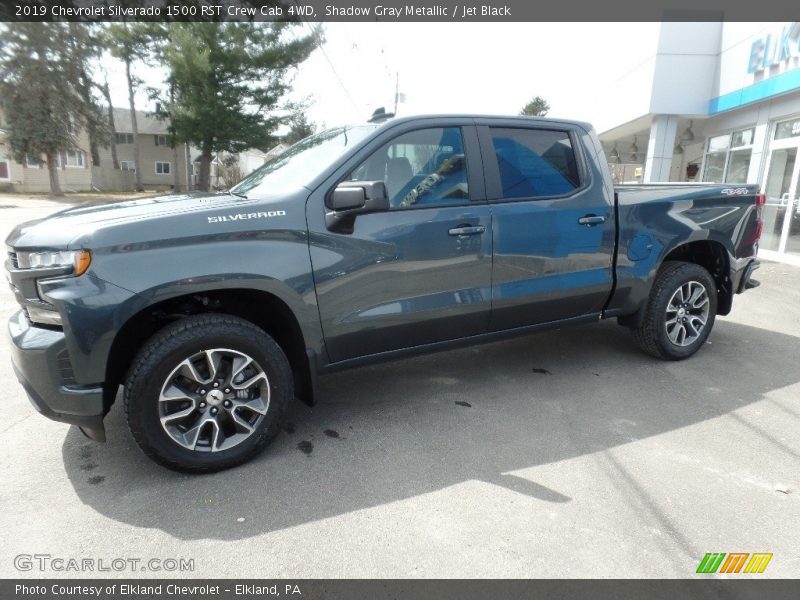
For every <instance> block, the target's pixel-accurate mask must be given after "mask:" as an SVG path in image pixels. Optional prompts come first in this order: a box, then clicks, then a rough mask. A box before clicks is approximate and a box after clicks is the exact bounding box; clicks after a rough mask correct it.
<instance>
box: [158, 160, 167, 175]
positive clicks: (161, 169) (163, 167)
mask: <svg viewBox="0 0 800 600" xmlns="http://www.w3.org/2000/svg"><path fill="white" fill-rule="evenodd" d="M169 173H170V164H169V163H168V162H160V161H156V175H169Z"/></svg>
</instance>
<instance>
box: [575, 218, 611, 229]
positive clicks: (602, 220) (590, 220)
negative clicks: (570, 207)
mask: <svg viewBox="0 0 800 600" xmlns="http://www.w3.org/2000/svg"><path fill="white" fill-rule="evenodd" d="M605 222H606V218H605V217H602V216H600V215H585V216H583V217H581V218H580V219H578V223H580V224H581V225H587V226H589V227H591V226H592V225H600V224H601V223H605Z"/></svg>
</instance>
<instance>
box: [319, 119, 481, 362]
mask: <svg viewBox="0 0 800 600" xmlns="http://www.w3.org/2000/svg"><path fill="white" fill-rule="evenodd" d="M479 154H480V152H479V147H478V141H477V134H476V132H475V128H474V126H473V125H472V123H471V122H465V121H463V120H455V119H428V120H425V121H422V122H414V123H402V124H398V125H397V126H395V127H393V128H390V129H388V130H386V131H384V134H383V135H382V136H380V137H378V138H377V139H376V140H374V141H373V142H372V143H371V144H369V145H368V146H367V148H365V149H364V151H362V152H361V153H359V154H358V155H357V156H356V157H354V158H353V159H352V160H350V161H349V162H348V164H346V165H344V166H343V167H342V168H341V169H340V170H339V171H338V172H337V174H335V175H334V176H333V177H332V178H331V179H330V180H329V182H328V183H327V184H323V186H322V187H321V188H320V189H318V190H317V191H316V192H315V193H314V194H312V196H311V197H310V198H309V202H308V209H307V210H308V213H307V215H308V224H309V233H310V251H311V262H312V266H313V270H314V281H315V286H316V292H317V303H318V307H319V312H320V317H321V321H322V329H323V332H324V335H325V345H326V348H327V350H328V355H329V358H330V360H331V361H332V362H340V361H343V360H347V359H352V358H357V357H359V356H364V355H369V354H376V353H380V352H386V351H391V350H398V349H402V348H408V347H412V346H418V345H421V344H429V343H432V342H439V341H445V340H451V339H455V338H459V337H464V336H470V335H475V334H480V333H485V332H486V331H488V327H489V314H490V309H491V289H490V287H491V265H492V254H491V245H492V220H491V214H490V210H489V206H488V204H487V203H486V196H485V193H484V188H483V178H482V167H481V162H480V155H479ZM376 180H381V181H384V183H385V184H386V188H387V191H388V194H389V199H390V204H391V209H390V210H388V211H386V212H380V213H372V214H364V215H359V216H357V217H356V219H355V223H354V226H353V230H352V232H341V231H336V230H330V229H328V228H327V227H326V225H325V220H324V213H325V206H324V202H325V196H326V195H327V194H329V193H330V192H331V190H332V189H333V188H334V187H335V186H336V185H337V184H338V183H340V182H342V181H376Z"/></svg>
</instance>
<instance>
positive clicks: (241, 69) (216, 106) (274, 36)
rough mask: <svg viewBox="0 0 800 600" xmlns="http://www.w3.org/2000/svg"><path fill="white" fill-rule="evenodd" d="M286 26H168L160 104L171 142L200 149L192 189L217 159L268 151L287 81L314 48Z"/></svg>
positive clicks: (204, 185) (205, 183) (205, 184)
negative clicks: (166, 86) (165, 84)
mask: <svg viewBox="0 0 800 600" xmlns="http://www.w3.org/2000/svg"><path fill="white" fill-rule="evenodd" d="M296 27H297V26H296V25H293V24H290V23H282V22H276V23H201V22H195V23H171V24H170V26H169V41H168V43H167V44H165V45H164V49H163V52H164V62H165V64H166V66H167V67H168V69H169V72H170V75H169V81H170V83H171V91H172V94H173V96H172V98H170V97H166V98H164V99H163V104H164V105H166V106H167V111H168V113H169V115H170V119H171V123H172V127H173V130H174V132H175V138H176V141H177V142H178V143H183V142H185V143H189V144H191V145H193V146H196V147H198V148H199V149H200V172H199V182H198V188H199V189H201V190H204V191H207V190H208V189H209V186H210V171H211V162H212V160H213V157H214V155H215V154H217V153H220V152H232V153H236V152H240V151H242V150H244V149H246V148H258V149H260V150H268V149H269V148H271V147H272V146H274V145H275V143H277V141H278V137H277V136H276V134H275V130H276V129H277V127H278V126H279V124H280V123H281V120H282V117H281V114H280V112H281V110H282V109H283V108H284V107H283V106H282V105H281V102H282V101H283V97H284V95H285V94H286V92H287V91H288V90H289V75H290V74H291V72H292V70H293V69H294V68H295V67H297V65H299V64H300V63H301V62H302V61H304V60H305V59H306V58H307V57H308V55H309V54H310V53H311V52H312V50H313V49H314V48H315V46H316V45H317V44H318V43H319V37H318V36H317V35H316V34H312V35H299V34H298V31H297V29H296Z"/></svg>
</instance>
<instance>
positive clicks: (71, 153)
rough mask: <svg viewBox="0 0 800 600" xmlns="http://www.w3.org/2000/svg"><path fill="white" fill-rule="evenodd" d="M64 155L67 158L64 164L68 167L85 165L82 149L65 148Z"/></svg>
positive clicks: (82, 166)
mask: <svg viewBox="0 0 800 600" xmlns="http://www.w3.org/2000/svg"><path fill="white" fill-rule="evenodd" d="M64 155H65V157H66V159H67V160H66V166H67V168H68V169H82V168H84V167H85V166H86V163H85V161H84V157H83V152H82V151H80V150H67V151H66V152H65V153H64Z"/></svg>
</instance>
